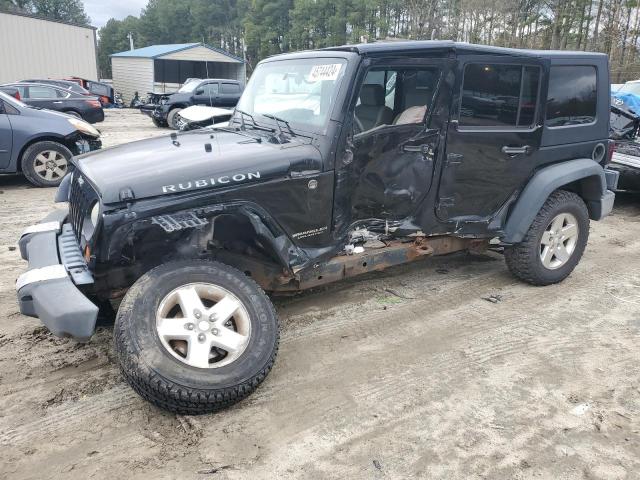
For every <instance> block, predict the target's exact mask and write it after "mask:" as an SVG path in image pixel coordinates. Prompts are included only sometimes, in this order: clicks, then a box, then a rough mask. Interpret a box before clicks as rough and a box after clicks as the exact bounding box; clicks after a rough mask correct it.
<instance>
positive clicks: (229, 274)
mask: <svg viewBox="0 0 640 480" xmlns="http://www.w3.org/2000/svg"><path fill="white" fill-rule="evenodd" d="M197 282H210V283H215V284H217V285H219V286H221V287H223V288H225V289H227V290H229V291H230V292H232V293H233V294H234V295H236V296H237V297H238V299H239V300H240V301H241V302H242V303H243V304H244V306H245V308H246V309H247V312H248V313H249V318H250V321H251V337H250V339H249V344H248V345H247V347H246V349H245V351H244V352H243V354H242V355H241V356H240V357H239V358H238V359H237V360H235V361H234V362H232V363H231V364H229V365H225V366H222V367H219V368H210V369H202V368H196V367H191V366H189V365H187V364H186V363H184V362H181V361H180V360H178V359H177V358H175V357H174V356H173V355H171V353H169V352H168V351H167V350H166V348H165V347H164V346H163V345H162V343H161V341H160V338H159V336H158V334H157V330H156V326H155V324H156V312H157V309H158V305H159V304H160V301H161V300H162V299H163V298H164V297H165V296H166V295H167V294H168V293H169V292H170V291H172V290H173V289H175V288H178V287H180V286H182V285H185V284H188V283H197ZM134 287H135V288H132V289H131V290H130V291H129V293H128V294H127V296H126V297H125V299H124V300H123V302H122V304H121V305H120V309H119V311H118V316H117V319H116V329H117V328H119V326H122V328H124V329H125V337H124V338H125V339H126V341H127V343H128V344H129V345H128V347H129V348H128V349H126V350H123V351H131V352H132V354H133V355H135V356H136V358H137V364H138V366H139V367H143V368H145V369H148V370H150V371H151V372H152V373H155V374H156V375H159V376H161V377H162V378H163V379H165V380H166V381H169V382H172V383H174V384H177V385H181V386H184V387H187V388H191V389H200V390H218V389H225V388H232V387H235V386H237V385H238V384H241V383H243V382H247V381H248V380H250V379H251V378H253V377H254V376H256V375H258V374H260V372H262V371H263V370H264V368H265V366H266V365H268V364H269V362H270V361H271V360H272V358H273V356H274V353H275V351H276V349H277V343H278V321H277V317H276V315H275V311H274V309H273V306H272V305H271V302H270V301H269V299H268V298H267V297H266V295H265V294H264V293H262V291H261V290H260V289H259V287H258V286H257V285H256V284H255V283H254V282H253V281H252V280H250V279H248V278H246V276H245V275H244V274H243V273H241V272H239V271H238V270H236V269H234V268H232V267H228V266H226V265H222V264H216V263H214V262H207V261H185V262H174V263H170V264H165V265H162V266H160V267H157V268H155V269H154V270H151V271H150V272H148V273H147V274H145V275H144V276H143V277H141V279H140V280H138V282H136V285H134ZM129 294H132V295H133V298H130V295H129ZM117 340H118V337H116V341H117ZM121 340H122V338H121ZM121 361H124V362H125V363H126V362H127V359H121Z"/></svg>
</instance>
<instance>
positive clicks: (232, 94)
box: [140, 78, 242, 130]
mask: <svg viewBox="0 0 640 480" xmlns="http://www.w3.org/2000/svg"><path fill="white" fill-rule="evenodd" d="M241 94H242V84H241V83H240V82H239V81H237V80H227V79H214V78H208V79H206V80H202V79H199V78H190V79H188V80H187V81H186V82H185V84H184V85H182V87H180V89H179V90H178V91H177V92H173V93H167V94H156V93H150V94H149V98H150V102H149V103H145V104H143V105H141V106H140V111H141V112H142V113H144V114H145V115H148V116H149V117H150V118H151V120H152V121H153V123H154V125H155V126H156V127H167V126H168V127H170V128H173V129H174V130H178V123H177V122H178V114H179V113H180V110H182V109H184V108H187V107H191V106H193V105H206V106H209V107H222V108H233V107H235V105H236V104H237V103H238V100H239V99H240V95H241Z"/></svg>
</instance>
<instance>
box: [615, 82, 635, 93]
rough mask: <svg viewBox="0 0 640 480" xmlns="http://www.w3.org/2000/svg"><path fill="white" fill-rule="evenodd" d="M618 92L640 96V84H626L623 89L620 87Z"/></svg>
mask: <svg viewBox="0 0 640 480" xmlns="http://www.w3.org/2000/svg"><path fill="white" fill-rule="evenodd" d="M618 92H622V93H633V94H634V95H640V82H633V83H625V84H624V85H622V87H620V89H619V90H618Z"/></svg>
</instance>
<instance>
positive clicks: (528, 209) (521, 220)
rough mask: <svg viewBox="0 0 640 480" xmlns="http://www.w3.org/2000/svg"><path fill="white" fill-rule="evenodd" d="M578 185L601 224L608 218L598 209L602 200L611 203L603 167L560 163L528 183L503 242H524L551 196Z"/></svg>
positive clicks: (589, 163) (591, 163) (578, 162)
mask: <svg viewBox="0 0 640 480" xmlns="http://www.w3.org/2000/svg"><path fill="white" fill-rule="evenodd" d="M577 181H580V182H582V188H581V191H580V192H579V193H580V195H581V196H582V198H583V199H584V200H585V201H586V202H587V205H588V206H589V212H590V217H591V218H592V219H594V220H599V219H600V218H601V217H602V216H604V215H606V213H608V212H606V213H605V212H603V211H602V209H600V208H599V203H600V202H601V201H602V199H603V198H607V201H608V200H609V199H608V195H607V181H606V178H605V172H604V169H603V168H602V166H601V165H599V164H598V163H596V162H594V161H593V160H591V159H590V158H580V159H576V160H570V161H567V162H562V163H558V164H555V165H551V166H548V167H545V168H542V169H541V170H538V171H537V172H536V173H535V175H534V176H533V177H532V178H531V180H529V183H528V184H527V186H526V187H525V189H524V190H523V191H522V193H521V194H520V197H519V198H518V200H517V201H516V203H515V206H514V207H513V209H512V210H511V214H510V215H509V217H508V219H507V223H506V225H505V228H504V234H503V236H502V237H501V240H502V242H503V243H508V244H512V243H518V242H521V241H522V239H523V238H524V236H525V234H526V233H527V230H529V227H530V226H531V224H532V223H533V220H534V219H535V217H536V215H537V214H538V212H539V211H540V209H541V208H542V206H543V205H544V202H546V201H547V198H549V195H551V194H552V193H553V192H554V191H555V190H557V189H559V188H561V187H563V186H565V185H569V184H571V183H574V182H577Z"/></svg>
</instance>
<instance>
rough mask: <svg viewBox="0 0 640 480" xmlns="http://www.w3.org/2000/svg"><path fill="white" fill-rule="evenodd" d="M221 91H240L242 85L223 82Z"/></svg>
mask: <svg viewBox="0 0 640 480" xmlns="http://www.w3.org/2000/svg"><path fill="white" fill-rule="evenodd" d="M221 92H222V93H240V86H239V85H238V84H235V83H223V84H222V88H221Z"/></svg>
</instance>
